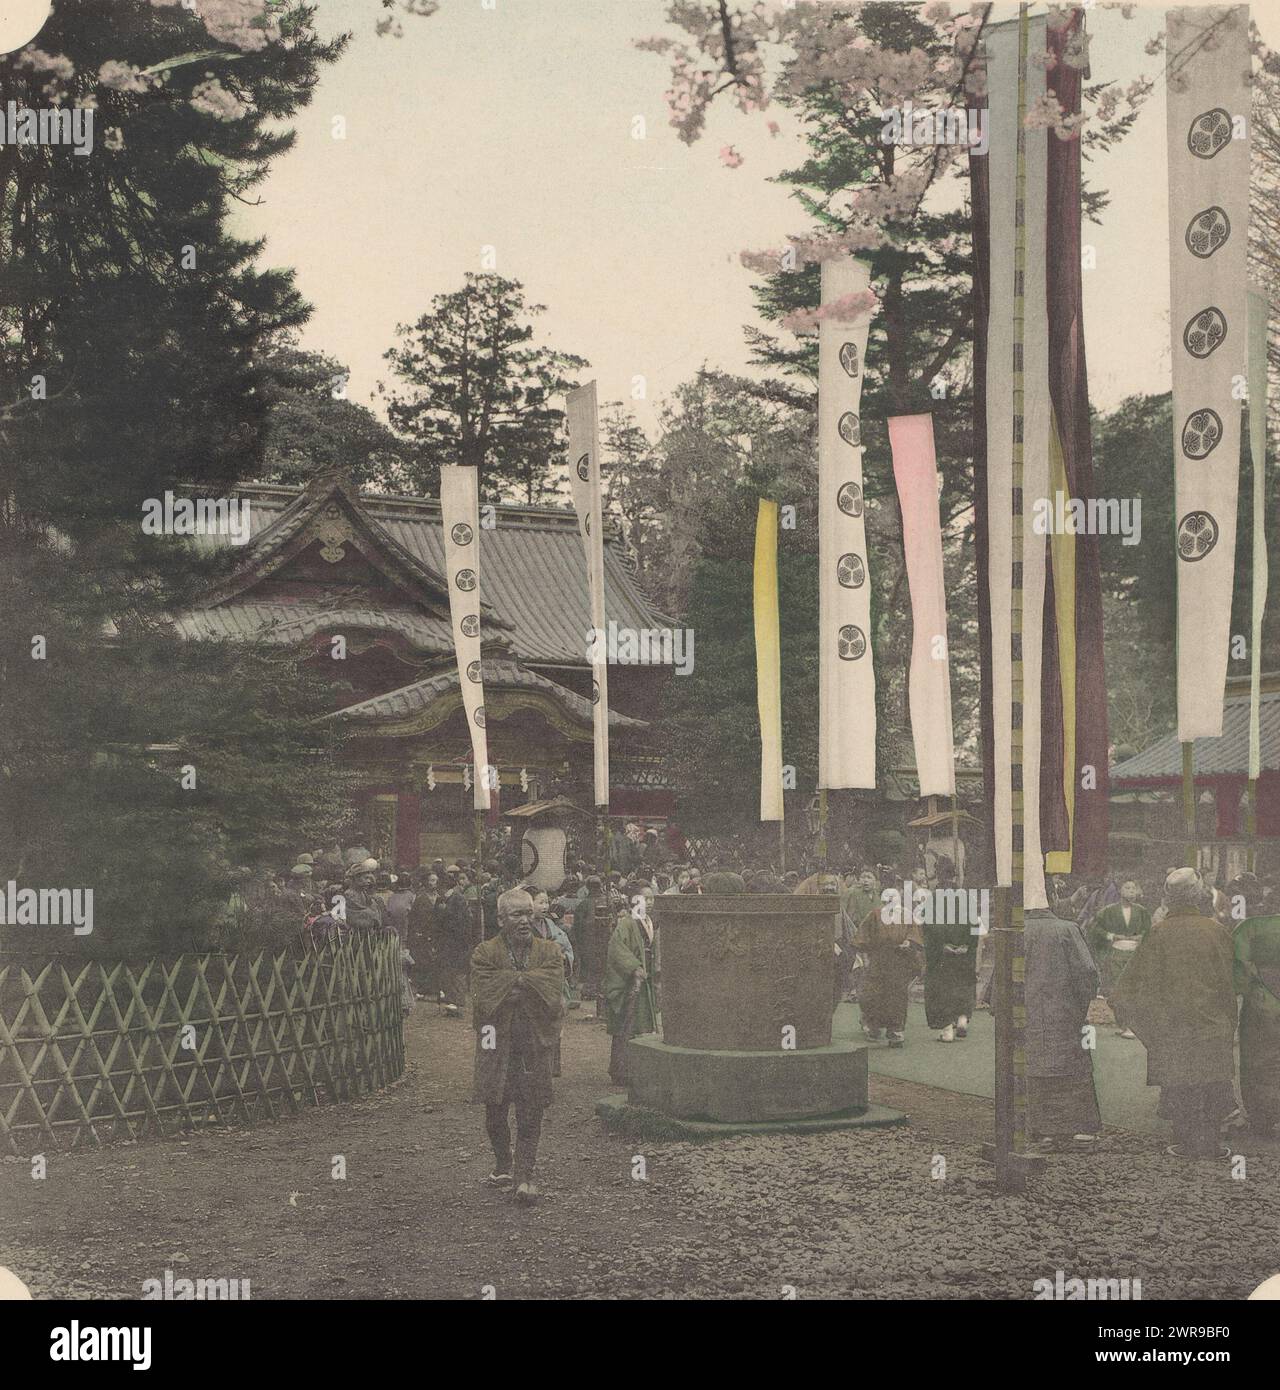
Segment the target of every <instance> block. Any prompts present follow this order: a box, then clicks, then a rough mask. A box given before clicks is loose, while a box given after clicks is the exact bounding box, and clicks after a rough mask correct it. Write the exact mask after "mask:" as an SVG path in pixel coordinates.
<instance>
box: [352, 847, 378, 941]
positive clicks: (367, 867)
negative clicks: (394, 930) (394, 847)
mask: <svg viewBox="0 0 1280 1390" xmlns="http://www.w3.org/2000/svg"><path fill="white" fill-rule="evenodd" d="M377 869H378V861H377V860H376V859H364V860H361V861H360V862H359V863H356V864H352V865H351V867H350V868H349V869H348V870H347V872H346V877H345V880H344V882H345V886H346V899H347V925H348V927H350V929H351V930H352V931H363V932H379V931H381V930H382V927H383V906H382V899H381V898H379V897H378V895H377V894H376V893H375V892H374V891H373V890H374V881H375V876H376V873H377Z"/></svg>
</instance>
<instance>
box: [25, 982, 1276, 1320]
mask: <svg viewBox="0 0 1280 1390" xmlns="http://www.w3.org/2000/svg"><path fill="white" fill-rule="evenodd" d="M407 1037H408V1058H409V1064H408V1069H407V1073H406V1075H405V1078H404V1079H403V1080H402V1081H401V1082H400V1083H398V1084H397V1085H396V1086H394V1087H392V1088H391V1089H389V1090H388V1091H385V1092H383V1093H381V1094H379V1095H378V1096H375V1097H372V1098H370V1099H368V1100H365V1101H361V1102H357V1103H354V1104H350V1105H345V1106H335V1107H331V1108H326V1109H320V1110H308V1111H305V1112H303V1113H302V1114H301V1115H299V1116H298V1117H296V1118H292V1119H289V1120H286V1121H283V1122H282V1123H280V1124H277V1125H271V1126H264V1127H262V1128H259V1129H254V1130H239V1131H225V1130H220V1131H209V1132H205V1133H202V1134H198V1135H195V1136H193V1137H191V1138H188V1139H171V1140H160V1141H155V1142H146V1143H141V1144H128V1145H115V1146H112V1147H110V1148H104V1149H99V1150H86V1151H82V1152H77V1153H74V1154H65V1155H58V1154H52V1155H49V1156H48V1158H47V1165H48V1167H47V1176H46V1177H45V1178H44V1179H42V1180H39V1181H37V1180H34V1179H33V1178H32V1176H31V1163H30V1161H29V1160H26V1159H21V1160H19V1159H6V1160H4V1161H3V1162H0V1264H2V1265H6V1266H8V1267H9V1268H11V1269H13V1270H14V1272H15V1273H17V1274H18V1275H19V1277H21V1278H22V1279H23V1280H25V1281H26V1283H27V1284H28V1285H29V1286H30V1288H31V1290H32V1292H33V1293H34V1294H35V1296H36V1297H45V1298H49V1297H73V1298H78V1297H87V1296H99V1297H110V1298H125V1299H128V1298H138V1297H141V1296H142V1293H143V1283H144V1281H145V1280H147V1279H152V1278H155V1279H163V1278H164V1275H165V1271H166V1270H172V1271H173V1277H174V1278H177V1279H181V1278H190V1279H198V1278H205V1279H218V1278H226V1279H233V1278H234V1279H239V1280H241V1281H243V1280H246V1279H248V1280H249V1281H250V1287H251V1291H252V1297H253V1298H255V1299H263V1298H289V1299H295V1298H296V1299H304V1298H305V1299H352V1298H482V1297H486V1296H488V1297H497V1298H627V1297H649V1298H782V1297H789V1296H792V1293H793V1292H794V1296H796V1297H800V1298H901V1297H925V1298H970V1299H972V1298H1031V1297H1033V1284H1034V1281H1035V1280H1037V1279H1040V1278H1048V1279H1053V1278H1054V1276H1055V1273H1056V1271H1058V1270H1062V1271H1063V1273H1064V1277H1066V1278H1071V1277H1080V1278H1089V1277H1091V1276H1092V1277H1108V1278H1128V1279H1130V1280H1133V1279H1140V1280H1141V1284H1142V1289H1141V1294H1142V1297H1143V1298H1146V1299H1153V1298H1240V1297H1242V1296H1244V1295H1245V1294H1247V1293H1248V1292H1249V1291H1250V1290H1251V1289H1253V1288H1254V1287H1255V1286H1256V1285H1257V1284H1259V1283H1260V1282H1261V1281H1262V1280H1263V1279H1264V1278H1266V1277H1268V1276H1269V1275H1272V1274H1275V1273H1276V1272H1277V1271H1280V1183H1277V1175H1278V1173H1280V1147H1278V1146H1277V1145H1275V1144H1274V1143H1263V1142H1259V1141H1257V1140H1251V1139H1250V1138H1249V1137H1248V1136H1247V1135H1240V1136H1237V1137H1236V1138H1235V1139H1234V1141H1233V1148H1235V1149H1236V1150H1237V1154H1238V1158H1237V1160H1235V1161H1234V1162H1229V1161H1228V1160H1225V1159H1224V1160H1222V1161H1221V1162H1210V1163H1184V1162H1179V1161H1178V1160H1175V1159H1172V1158H1167V1157H1165V1156H1164V1154H1163V1153H1162V1151H1161V1149H1162V1142H1163V1141H1162V1140H1161V1139H1160V1138H1159V1137H1157V1136H1152V1135H1141V1136H1138V1135H1130V1134H1126V1133H1123V1132H1120V1131H1112V1132H1109V1133H1108V1135H1107V1136H1106V1138H1105V1140H1104V1141H1103V1145H1102V1147H1101V1151H1100V1152H1097V1153H1091V1154H1089V1155H1087V1156H1076V1155H1062V1156H1055V1157H1053V1158H1051V1159H1050V1160H1049V1168H1048V1171H1047V1172H1046V1174H1045V1175H1044V1176H1043V1177H1041V1178H1039V1179H1038V1180H1036V1181H1035V1183H1034V1184H1033V1186H1032V1187H1031V1189H1030V1190H1029V1191H1028V1193H1027V1194H1026V1195H1025V1196H1021V1197H1001V1196H999V1195H998V1194H997V1193H996V1192H995V1190H994V1188H993V1185H992V1181H991V1174H990V1169H989V1168H988V1166H987V1165H986V1164H985V1163H984V1162H983V1161H982V1159H981V1157H980V1154H979V1150H978V1146H979V1144H980V1143H981V1142H982V1141H984V1140H986V1139H987V1138H989V1136H990V1131H991V1105H990V1103H989V1102H987V1101H983V1100H980V1099H976V1098H974V1097H970V1096H963V1095H959V1094H954V1093H949V1092H946V1091H941V1090H937V1089H934V1088H932V1087H928V1086H922V1085H917V1084H914V1083H911V1082H905V1081H892V1080H888V1079H885V1078H878V1077H873V1079H872V1099H873V1100H875V1101H877V1102H879V1103H881V1104H884V1105H890V1106H893V1107H896V1108H898V1109H901V1110H905V1111H907V1112H908V1113H909V1115H910V1117H911V1124H910V1126H909V1127H908V1128H902V1129H893V1130H874V1131H859V1132H844V1133H836V1134H820V1135H810V1136H804V1137H793V1136H769V1137H751V1138H738V1139H730V1140H722V1141H717V1142H715V1143H711V1144H699V1145H693V1144H685V1143H668V1144H645V1145H636V1144H635V1143H633V1142H631V1141H628V1140H625V1139H622V1138H615V1137H612V1136H610V1135H608V1134H606V1133H605V1131H604V1130H603V1128H602V1126H601V1125H600V1123H599V1121H598V1120H597V1119H596V1118H595V1115H594V1113H593V1107H594V1104H595V1102H596V1100H597V1099H598V1098H599V1097H600V1096H601V1095H603V1094H605V1093H606V1092H607V1091H608V1090H609V1089H610V1087H609V1084H608V1081H607V1079H606V1069H607V1062H608V1040H607V1038H606V1037H605V1035H604V1030H603V1027H602V1025H601V1024H599V1023H597V1022H596V1021H595V1020H593V1019H591V1018H589V1017H588V1016H587V1011H577V1012H575V1013H571V1014H570V1015H569V1016H568V1021H567V1022H566V1025H565V1030H564V1076H563V1077H562V1078H561V1079H560V1081H558V1082H557V1096H556V1103H555V1105H554V1106H553V1107H552V1109H551V1110H549V1111H548V1112H547V1121H546V1125H545V1127H544V1133H543V1142H542V1149H541V1153H540V1160H539V1170H540V1171H539V1181H540V1183H541V1184H542V1187H543V1190H544V1193H545V1195H544V1198H543V1200H542V1201H541V1202H540V1203H539V1204H538V1205H537V1206H536V1207H533V1208H528V1209H526V1208H519V1207H516V1206H514V1205H513V1204H512V1202H511V1200H510V1198H509V1196H507V1195H506V1194H504V1193H501V1192H496V1191H493V1190H491V1189H489V1188H486V1187H485V1186H483V1185H482V1182H481V1179H482V1178H483V1177H484V1175H485V1174H486V1173H487V1172H488V1171H489V1168H490V1161H491V1154H490V1153H489V1150H488V1147H487V1144H486V1142H485V1139H484V1130H483V1123H482V1121H483V1111H482V1110H480V1108H479V1107H476V1106H472V1105H470V1104H468V1094H469V1086H470V1069H471V1056H472V1047H473V1041H472V1039H473V1035H472V1033H471V1030H470V1028H469V1027H468V1026H467V1024H466V1023H465V1022H463V1021H461V1020H450V1019H444V1018H441V1017H440V1016H439V1014H438V1013H437V1011H436V1009H435V1007H434V1006H428V1005H425V1004H423V1005H419V1007H418V1009H417V1010H416V1011H415V1012H414V1014H413V1015H412V1016H411V1018H410V1020H409V1025H408V1032H407ZM339 1158H341V1160H343V1161H344V1162H345V1172H346V1175H345V1177H335V1176H334V1173H335V1168H336V1167H337V1166H338V1160H339ZM1241 1158H1242V1159H1243V1163H1242V1162H1241V1161H1240V1159H1241ZM1233 1172H1234V1173H1235V1174H1236V1175H1237V1176H1233Z"/></svg>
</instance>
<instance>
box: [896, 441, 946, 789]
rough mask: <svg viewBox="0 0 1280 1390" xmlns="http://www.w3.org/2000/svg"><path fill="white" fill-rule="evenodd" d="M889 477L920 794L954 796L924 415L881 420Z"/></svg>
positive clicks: (942, 593)
mask: <svg viewBox="0 0 1280 1390" xmlns="http://www.w3.org/2000/svg"><path fill="white" fill-rule="evenodd" d="M889 443H890V446H891V447H892V449H893V477H894V481H895V482H896V483H897V486H898V505H899V507H900V508H901V510H902V548H903V551H904V552H905V555H906V562H907V583H908V585H909V586H910V589H911V626H912V632H911V676H910V681H909V695H910V701H911V737H912V739H913V740H914V742H915V747H916V768H917V770H918V772H919V774H920V795H921V796H954V795H955V790H956V773H955V746H954V743H953V741H952V733H951V668H950V649H949V647H948V644H947V594H946V583H945V579H944V577H943V572H942V524H941V522H940V520H939V517H938V468H937V463H936V462H935V459H934V453H933V416H932V415H894V416H891V417H890V418H889Z"/></svg>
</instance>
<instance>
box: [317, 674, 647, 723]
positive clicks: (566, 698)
mask: <svg viewBox="0 0 1280 1390" xmlns="http://www.w3.org/2000/svg"><path fill="white" fill-rule="evenodd" d="M480 675H481V679H482V680H483V681H484V688H485V690H486V692H487V691H490V690H536V691H540V692H541V693H542V694H544V695H550V696H551V697H552V698H553V699H554V700H556V701H557V703H558V704H559V705H560V706H561V707H562V708H563V709H564V710H565V711H566V712H567V713H569V714H571V715H572V716H573V717H574V719H576V720H577V721H578V722H579V723H581V724H590V723H591V701H590V700H588V699H586V698H585V697H583V696H582V695H578V694H577V693H575V692H574V691H572V690H566V689H565V687H564V686H562V685H558V684H557V683H556V682H555V681H550V680H548V679H547V678H546V676H541V675H539V674H538V673H537V672H536V671H530V670H529V669H528V668H527V667H525V666H521V665H520V664H519V662H516V661H504V660H502V659H501V658H500V657H485V658H484V663H483V667H482V669H481V672H480ZM457 689H458V671H457V668H456V667H450V668H449V669H448V670H447V671H440V672H438V673H437V674H436V675H434V676H428V677H427V678H426V679H425V680H420V681H414V682H413V684H412V685H402V686H401V687H400V688H399V689H398V690H388V691H386V692H385V694H382V695H374V696H372V697H371V698H370V699H368V700H361V701H360V703H359V704H356V705H348V706H347V707H346V709H340V710H338V711H337V712H336V713H334V714H331V715H330V716H329V718H330V719H342V720H345V721H349V722H352V723H379V722H381V721H383V720H386V719H401V718H407V717H408V716H410V715H413V714H417V713H418V712H419V711H420V710H424V709H427V708H428V707H429V706H431V705H433V704H435V702H436V701H437V700H439V699H440V697H441V696H442V695H448V694H450V693H451V692H453V691H456V690H457ZM609 727H610V728H613V729H646V728H648V725H647V724H646V723H645V722H644V721H643V720H642V719H632V718H631V717H630V716H629V715H625V714H619V713H618V711H617V710H610V711H609Z"/></svg>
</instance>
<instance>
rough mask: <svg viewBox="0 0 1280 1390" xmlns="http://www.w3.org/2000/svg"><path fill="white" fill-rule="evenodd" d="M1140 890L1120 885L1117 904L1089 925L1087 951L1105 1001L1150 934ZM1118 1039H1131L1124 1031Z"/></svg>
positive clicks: (1148, 915) (1128, 884)
mask: <svg viewBox="0 0 1280 1390" xmlns="http://www.w3.org/2000/svg"><path fill="white" fill-rule="evenodd" d="M1141 896H1142V889H1141V888H1140V887H1139V885H1138V884H1137V883H1135V882H1134V881H1133V880H1132V879H1129V880H1127V881H1126V882H1124V883H1122V884H1121V885H1120V901H1119V902H1118V903H1110V904H1108V905H1107V906H1106V907H1104V908H1102V910H1101V911H1100V912H1098V914H1097V915H1096V916H1095V917H1094V919H1093V921H1092V922H1090V923H1089V949H1090V950H1091V951H1092V952H1093V958H1094V960H1095V961H1096V962H1097V965H1098V974H1099V975H1100V976H1101V981H1102V983H1101V991H1102V993H1103V995H1105V996H1106V998H1107V999H1110V998H1111V994H1112V991H1113V990H1114V989H1115V987H1116V984H1117V983H1118V982H1119V979H1120V976H1121V975H1122V974H1123V973H1124V968H1125V966H1126V965H1128V964H1129V962H1130V961H1131V960H1132V959H1133V952H1134V951H1135V950H1136V949H1137V945H1138V942H1139V941H1141V940H1142V939H1143V938H1144V937H1145V936H1146V934H1147V932H1148V931H1150V930H1151V913H1150V912H1149V911H1148V910H1147V909H1146V908H1145V907H1143V905H1142V904H1141V903H1140V902H1139V901H1138V899H1139V898H1140V897H1141ZM1120 1036H1121V1037H1129V1038H1131V1037H1133V1034H1132V1033H1131V1032H1130V1031H1129V1030H1128V1029H1124V1030H1122V1031H1121V1034H1120Z"/></svg>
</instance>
